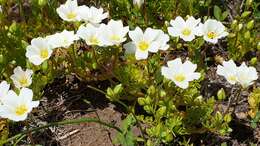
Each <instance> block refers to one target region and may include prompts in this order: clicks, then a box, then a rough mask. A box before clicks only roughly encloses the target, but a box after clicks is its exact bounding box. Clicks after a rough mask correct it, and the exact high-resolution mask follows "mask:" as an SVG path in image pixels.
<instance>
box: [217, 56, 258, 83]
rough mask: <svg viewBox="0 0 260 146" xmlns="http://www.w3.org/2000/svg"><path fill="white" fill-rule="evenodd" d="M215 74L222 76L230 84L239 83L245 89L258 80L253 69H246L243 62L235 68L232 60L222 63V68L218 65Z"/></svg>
mask: <svg viewBox="0 0 260 146" xmlns="http://www.w3.org/2000/svg"><path fill="white" fill-rule="evenodd" d="M217 74H218V75H221V76H224V77H225V78H226V80H227V81H228V82H229V83H230V84H236V83H239V84H240V85H241V86H242V87H243V88H247V87H248V86H250V85H252V84H253V83H254V81H255V80H257V79H258V76H257V71H256V69H255V68H254V67H248V66H246V64H245V63H244V62H243V63H242V64H241V65H240V66H239V67H237V66H236V64H235V63H234V61H233V60H229V61H224V62H223V66H221V65H218V66H217Z"/></svg>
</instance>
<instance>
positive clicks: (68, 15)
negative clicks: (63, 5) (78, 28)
mask: <svg viewBox="0 0 260 146" xmlns="http://www.w3.org/2000/svg"><path fill="white" fill-rule="evenodd" d="M76 16H77V14H76V13H74V12H69V13H68V14H67V17H68V19H74V18H76Z"/></svg>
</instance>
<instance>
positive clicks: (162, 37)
mask: <svg viewBox="0 0 260 146" xmlns="http://www.w3.org/2000/svg"><path fill="white" fill-rule="evenodd" d="M169 40H170V37H169V35H167V34H165V33H164V32H163V31H162V30H159V35H158V36H157V37H156V38H155V41H156V42H158V43H159V45H160V46H159V48H158V49H159V50H163V51H166V50H167V49H168V48H169V47H170V46H169V45H168V44H167V43H168V41H169Z"/></svg>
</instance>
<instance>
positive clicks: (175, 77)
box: [174, 74, 186, 82]
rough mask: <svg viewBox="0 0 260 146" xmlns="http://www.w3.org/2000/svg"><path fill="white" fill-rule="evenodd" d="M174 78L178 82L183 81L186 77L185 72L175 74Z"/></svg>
mask: <svg viewBox="0 0 260 146" xmlns="http://www.w3.org/2000/svg"><path fill="white" fill-rule="evenodd" d="M174 79H175V80H176V81H177V82H183V81H184V80H185V79H186V77H185V76H184V75H183V74H177V75H175V76H174Z"/></svg>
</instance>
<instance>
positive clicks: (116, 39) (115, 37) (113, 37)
mask: <svg viewBox="0 0 260 146" xmlns="http://www.w3.org/2000/svg"><path fill="white" fill-rule="evenodd" d="M110 39H111V40H112V41H120V37H119V36H118V35H112V36H111V37H110Z"/></svg>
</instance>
